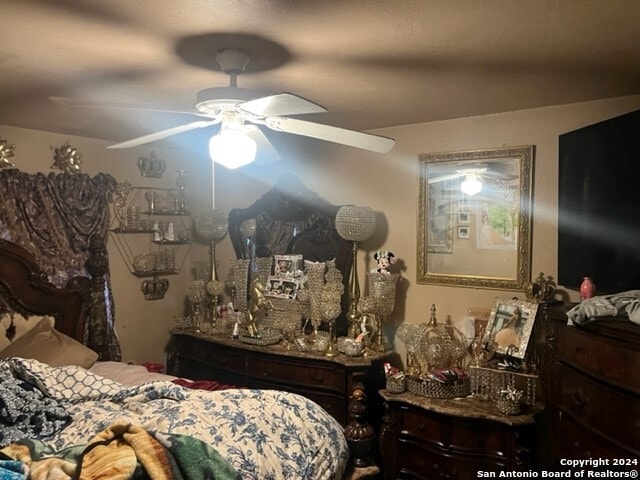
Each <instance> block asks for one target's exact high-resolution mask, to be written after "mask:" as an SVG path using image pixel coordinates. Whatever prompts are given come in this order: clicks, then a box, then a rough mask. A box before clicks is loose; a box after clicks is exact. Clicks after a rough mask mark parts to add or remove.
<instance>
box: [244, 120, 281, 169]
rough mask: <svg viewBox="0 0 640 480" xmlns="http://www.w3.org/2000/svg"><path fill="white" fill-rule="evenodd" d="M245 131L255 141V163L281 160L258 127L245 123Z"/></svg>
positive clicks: (261, 163) (262, 163) (260, 163)
mask: <svg viewBox="0 0 640 480" xmlns="http://www.w3.org/2000/svg"><path fill="white" fill-rule="evenodd" d="M245 131H246V132H247V135H248V136H249V137H250V138H252V139H253V140H254V141H255V142H256V151H257V152H258V153H257V156H256V157H257V158H256V161H255V162H254V163H255V164H256V165H264V164H267V163H273V162H278V161H280V160H282V157H280V154H279V153H278V151H277V150H276V149H275V147H274V146H273V145H272V144H271V142H270V141H269V139H268V138H267V136H266V135H265V134H264V132H263V131H262V130H261V129H260V127H258V126H256V125H245Z"/></svg>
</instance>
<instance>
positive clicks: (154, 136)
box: [107, 117, 222, 148]
mask: <svg viewBox="0 0 640 480" xmlns="http://www.w3.org/2000/svg"><path fill="white" fill-rule="evenodd" d="M221 120H222V117H220V118H217V119H214V120H198V121H197V122H191V123H187V124H186V125H180V126H179V127H173V128H168V129H166V130H161V131H159V132H155V133H150V134H149V135H144V136H142V137H138V138H134V139H132V140H127V141H126V142H122V143H116V144H114V145H109V146H108V147H107V148H130V147H137V146H138V145H144V144H145V143H150V142H153V141H155V140H160V139H162V138H166V137H169V136H171V135H177V134H178V133H183V132H188V131H189V130H195V129H196V128H204V127H209V126H211V125H215V124H216V123H220V121H221Z"/></svg>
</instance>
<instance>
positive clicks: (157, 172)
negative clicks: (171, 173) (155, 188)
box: [138, 151, 167, 178]
mask: <svg viewBox="0 0 640 480" xmlns="http://www.w3.org/2000/svg"><path fill="white" fill-rule="evenodd" d="M166 166H167V164H166V162H165V161H164V160H162V159H160V158H157V157H156V152H154V151H151V153H150V154H149V156H148V157H139V158H138V169H139V170H140V174H141V175H142V176H143V177H150V178H161V177H162V174H163V173H164V169H165V168H166Z"/></svg>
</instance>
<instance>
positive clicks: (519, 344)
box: [482, 299, 538, 360]
mask: <svg viewBox="0 0 640 480" xmlns="http://www.w3.org/2000/svg"><path fill="white" fill-rule="evenodd" d="M537 313H538V304H537V303H532V302H525V301H521V300H507V299H499V300H497V301H496V303H495V305H494V307H493V309H492V310H491V314H490V316H489V322H488V323H487V327H486V329H485V334H484V338H483V340H482V343H483V345H489V344H490V343H492V342H493V343H494V344H495V348H496V350H495V351H496V353H498V354H501V355H507V354H508V355H510V356H512V357H515V358H519V359H521V360H524V358H525V354H526V353H527V345H528V344H529V337H530V336H531V332H532V330H533V323H534V321H535V319H536V314H537Z"/></svg>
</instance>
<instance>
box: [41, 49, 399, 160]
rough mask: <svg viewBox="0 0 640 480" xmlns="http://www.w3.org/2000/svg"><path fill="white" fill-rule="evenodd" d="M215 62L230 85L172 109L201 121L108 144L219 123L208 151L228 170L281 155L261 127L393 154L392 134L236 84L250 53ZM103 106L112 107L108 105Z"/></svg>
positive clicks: (227, 52)
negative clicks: (327, 119) (315, 116)
mask: <svg viewBox="0 0 640 480" xmlns="http://www.w3.org/2000/svg"><path fill="white" fill-rule="evenodd" d="M216 60H217V61H218V63H219V64H220V67H221V68H222V71H223V72H225V73H226V74H228V75H229V78H230V82H229V87H214V88H208V89H205V90H201V91H200V92H198V94H197V103H196V105H195V110H192V111H181V112H176V111H172V113H186V114H191V115H196V116H198V117H202V119H201V120H195V121H193V122H190V123H187V124H184V125H179V126H176V127H172V128H169V129H166V130H162V131H159V132H154V133H150V134H148V135H143V136H141V137H138V138H134V139H132V140H128V141H125V142H121V143H116V144H114V145H110V146H109V147H107V148H130V147H137V146H140V145H144V144H147V143H150V142H153V141H156V140H160V139H163V138H166V137H169V136H172V135H177V134H180V133H184V132H188V131H190V130H196V129H200V128H207V127H211V126H214V125H218V124H219V125H220V127H219V130H218V133H217V134H216V135H214V136H213V137H211V140H210V141H209V154H210V156H211V158H212V159H213V160H214V161H216V162H218V163H220V164H222V165H225V166H226V167H228V168H238V167H241V166H243V165H246V164H249V163H251V162H253V161H254V160H255V157H256V151H257V149H258V148H259V149H260V152H261V157H262V158H266V159H267V160H266V161H264V162H263V163H268V162H269V161H276V160H279V159H280V156H279V155H278V153H277V151H276V150H275V148H274V147H273V145H272V144H271V142H269V140H268V139H267V137H266V136H265V135H264V133H263V132H262V130H261V128H260V127H266V128H268V129H270V130H274V131H276V132H284V133H291V134H295V135H302V136H305V137H312V138H317V139H320V140H326V141H329V142H334V143H339V144H342V145H348V146H351V147H356V148H361V149H365V150H370V151H373V152H378V153H387V152H389V151H390V150H391V149H392V148H393V146H394V144H395V140H394V139H392V138H388V137H383V136H379V135H372V134H368V133H362V132H357V131H353V130H347V129H344V128H340V127H334V126H330V125H324V124H320V123H315V122H310V121H306V120H300V119H297V118H291V117H292V116H295V115H304V114H312V113H322V112H326V111H327V110H326V109H325V108H324V107H322V106H320V105H318V104H316V103H314V102H311V101H309V100H307V99H305V98H303V97H300V96H298V95H294V94H292V93H279V94H275V95H269V96H264V97H259V98H255V95H256V94H255V92H253V91H252V90H248V89H245V88H238V87H237V81H236V80H237V76H238V75H239V74H241V73H242V72H244V70H245V67H246V66H247V64H248V62H249V57H248V56H247V55H246V54H245V53H244V52H242V51H240V50H238V49H222V50H219V51H218V52H217V55H216ZM53 100H54V101H58V102H60V103H65V104H74V103H75V104H79V105H82V104H83V103H84V104H85V105H87V104H88V102H82V101H79V102H74V100H73V99H61V98H57V99H56V98H53ZM102 106H105V107H109V105H108V104H107V105H102ZM114 107H115V108H126V107H118V106H114ZM143 110H144V109H143ZM157 111H159V112H161V111H162V110H157Z"/></svg>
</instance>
